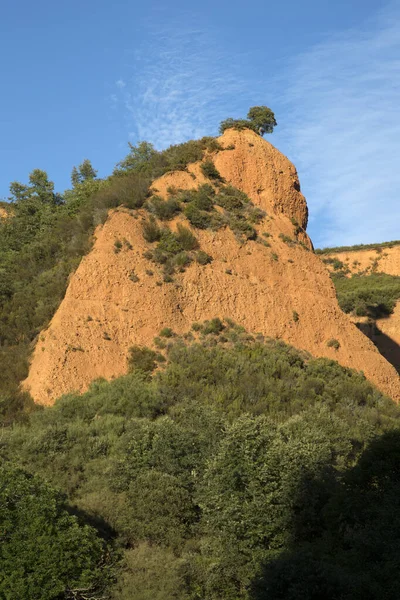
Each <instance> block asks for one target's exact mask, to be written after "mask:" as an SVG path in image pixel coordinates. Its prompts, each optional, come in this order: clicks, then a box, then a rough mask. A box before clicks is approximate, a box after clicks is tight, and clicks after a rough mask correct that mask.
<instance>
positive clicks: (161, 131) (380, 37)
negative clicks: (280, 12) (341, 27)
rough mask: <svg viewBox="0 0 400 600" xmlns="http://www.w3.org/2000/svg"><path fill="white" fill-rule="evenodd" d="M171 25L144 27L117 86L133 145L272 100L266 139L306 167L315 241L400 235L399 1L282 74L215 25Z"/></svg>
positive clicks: (211, 124) (206, 127) (203, 131)
mask: <svg viewBox="0 0 400 600" xmlns="http://www.w3.org/2000/svg"><path fill="white" fill-rule="evenodd" d="M163 22H164V26H163V28H162V29H151V26H150V25H149V26H148V27H147V29H146V37H145V40H146V41H145V42H144V43H143V44H142V45H141V46H139V47H137V48H136V52H135V54H134V55H133V58H132V59H131V61H130V64H129V65H127V67H126V69H125V71H126V72H124V73H122V75H123V77H121V78H120V79H119V80H118V82H116V84H115V87H114V90H113V91H114V94H113V97H112V105H113V106H114V107H115V108H116V110H117V111H118V110H119V111H120V113H122V114H123V118H124V130H125V131H126V132H127V135H129V137H130V139H131V140H132V141H133V142H136V141H138V140H143V139H145V140H148V141H150V142H152V143H154V145H155V146H156V147H157V148H164V147H166V146H168V145H170V144H175V143H180V142H182V141H185V140H187V139H192V138H198V137H201V136H202V135H214V134H215V133H216V128H217V125H218V122H219V121H221V120H222V119H223V118H226V117H227V116H233V117H236V116H244V114H245V111H246V110H247V108H248V107H249V106H251V105H254V104H258V103H268V104H269V105H270V106H271V107H272V108H273V109H274V110H275V111H276V113H277V117H278V122H279V127H278V128H277V129H276V131H275V133H274V135H273V136H272V138H270V139H271V141H272V143H273V144H275V145H276V146H277V147H278V148H279V149H281V150H282V151H283V152H285V153H286V154H287V155H288V156H289V158H290V159H291V160H293V162H294V163H295V164H296V166H297V168H298V171H299V175H300V180H301V183H302V189H303V192H304V193H305V195H306V197H307V202H308V205H309V209H310V225H309V231H310V234H311V237H312V239H313V241H314V243H315V244H316V245H317V246H326V245H336V244H351V243H359V242H371V241H380V240H382V241H383V240H388V239H396V238H400V227H399V223H400V202H399V199H398V196H399V193H398V190H399V189H400V168H399V167H398V156H399V146H400V109H399V100H398V98H399V91H400V1H399V0H395V2H394V3H392V4H390V5H389V6H388V7H387V8H386V10H384V11H381V12H380V13H379V14H377V15H376V17H375V18H374V19H373V20H372V21H371V22H370V23H364V24H362V25H360V26H359V27H358V28H356V29H353V30H351V31H347V32H344V33H342V34H340V35H336V36H335V37H331V38H329V39H326V40H325V41H324V42H323V43H321V44H319V45H317V46H314V47H312V48H310V49H309V50H308V51H307V52H305V53H303V54H301V55H299V56H297V57H296V58H295V59H294V60H291V61H289V62H287V63H286V64H285V65H282V64H280V66H279V71H277V73H278V74H276V73H275V74H274V73H273V71H274V68H275V69H277V67H278V64H275V65H274V66H273V67H274V68H273V67H272V66H271V65H270V64H269V65H268V73H263V72H261V70H260V71H259V72H258V73H257V72H256V71H255V70H252V64H253V62H254V59H255V57H253V56H247V55H246V49H242V48H237V47H236V48H224V47H222V46H221V44H220V42H219V41H218V40H219V39H220V38H221V36H219V35H218V31H212V30H211V29H210V28H208V30H207V31H204V30H202V29H201V28H198V27H197V26H196V25H193V19H192V20H191V19H190V18H188V16H187V15H183V16H182V18H181V22H177V20H176V19H175V20H174V21H173V22H172V21H171V22H168V19H164V20H163ZM256 62H257V61H256ZM258 64H259V63H258ZM122 84H123V85H122Z"/></svg>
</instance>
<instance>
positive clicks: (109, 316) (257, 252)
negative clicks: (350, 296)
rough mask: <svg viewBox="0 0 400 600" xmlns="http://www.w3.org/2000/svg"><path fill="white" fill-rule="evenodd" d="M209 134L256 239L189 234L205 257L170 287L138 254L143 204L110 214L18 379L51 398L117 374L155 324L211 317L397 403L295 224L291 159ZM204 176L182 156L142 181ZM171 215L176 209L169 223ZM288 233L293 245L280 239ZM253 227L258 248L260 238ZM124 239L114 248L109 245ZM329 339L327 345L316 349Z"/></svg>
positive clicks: (399, 383)
mask: <svg viewBox="0 0 400 600" xmlns="http://www.w3.org/2000/svg"><path fill="white" fill-rule="evenodd" d="M219 141H220V143H221V145H222V146H223V147H224V148H226V149H225V150H223V151H219V152H217V153H214V155H213V160H214V163H215V165H216V167H217V169H218V170H219V172H220V173H221V175H222V176H223V177H224V178H225V180H226V182H227V183H230V184H232V185H234V186H235V187H237V188H239V189H241V190H243V191H244V192H246V194H247V195H248V196H249V197H250V198H251V200H252V201H253V202H254V204H256V205H257V206H260V207H261V208H262V209H263V210H265V211H266V212H267V216H266V217H265V219H264V220H263V221H262V223H261V224H260V225H258V226H257V231H258V240H255V241H247V242H246V243H243V244H240V243H238V241H237V239H236V238H235V236H234V234H233V233H232V232H231V231H230V230H229V229H228V228H224V229H220V230H219V231H216V232H212V231H208V230H205V231H199V230H196V231H195V234H196V236H197V238H198V240H199V242H200V247H201V249H202V250H204V251H205V252H207V253H208V254H210V255H211V256H212V257H213V262H212V263H211V264H208V265H205V266H200V265H198V264H191V265H190V266H189V267H188V268H187V270H186V272H184V273H178V274H176V275H175V276H174V282H173V283H163V282H162V277H161V271H160V269H159V267H157V266H155V265H154V264H153V263H151V262H150V261H149V260H148V259H146V258H145V257H144V256H143V253H144V252H145V251H146V250H148V248H149V244H148V243H147V242H146V241H145V240H144V238H143V230H142V221H143V220H144V219H145V218H146V217H147V215H146V213H145V211H136V212H135V213H134V212H132V211H129V210H127V209H124V208H120V209H117V210H114V211H112V212H111V213H110V215H109V217H108V219H107V221H106V222H105V224H104V225H103V226H102V227H99V228H98V229H97V231H96V241H95V243H94V246H93V249H92V250H91V252H90V253H89V254H88V255H87V256H86V257H84V259H83V260H82V262H81V264H80V266H79V268H78V269H77V271H76V273H75V274H74V275H73V276H72V277H71V281H70V284H69V287H68V290H67V293H66V296H65V298H64V300H63V302H62V304H61V305H60V307H59V309H58V311H57V313H56V314H55V316H54V318H53V320H52V321H51V323H50V325H49V327H48V328H47V330H46V331H43V332H42V334H41V336H40V339H39V341H38V343H37V346H36V349H35V352H34V355H33V359H32V364H31V368H30V372H29V376H28V379H27V380H26V382H25V386H26V388H28V389H29V390H30V391H31V394H32V395H33V397H34V399H35V400H36V401H37V402H39V403H41V404H52V403H53V402H54V400H55V399H56V398H57V397H58V396H60V395H61V394H64V393H66V392H70V391H74V390H76V391H84V390H86V389H87V388H88V386H89V384H90V382H91V381H93V380H94V379H96V378H98V377H105V378H107V379H111V378H113V377H118V376H120V375H122V374H124V373H125V372H126V370H127V355H128V350H129V347H130V346H132V345H133V344H140V345H148V346H151V345H152V341H153V338H154V337H155V336H156V335H157V334H158V333H159V331H160V330H161V329H162V328H163V327H171V328H172V329H173V330H174V331H175V332H176V333H184V332H185V331H188V330H189V329H190V327H191V325H192V323H193V322H195V321H196V322H199V321H200V322H201V321H203V320H205V319H210V318H213V317H217V316H218V317H221V318H224V317H229V318H231V319H233V320H234V321H235V322H237V323H238V324H240V325H243V326H244V327H245V328H246V329H247V330H248V331H250V332H254V333H258V332H260V333H262V334H264V335H266V336H270V337H274V338H280V339H282V340H284V341H286V342H288V343H290V344H292V345H294V346H296V347H297V348H301V349H304V350H306V351H308V352H310V353H311V354H312V355H314V356H326V357H329V358H332V359H335V360H338V361H339V362H340V363H341V364H342V365H344V366H347V367H352V368H355V369H358V370H363V371H364V373H365V375H366V376H367V377H368V378H369V379H370V380H371V381H373V382H374V383H375V384H376V385H377V386H378V387H379V388H380V389H381V390H382V391H384V392H385V393H387V394H389V395H390V396H391V397H392V398H394V399H395V400H396V401H398V400H399V399H400V380H399V377H398V375H397V373H396V371H395V370H394V368H393V367H392V366H391V365H390V364H389V363H388V362H387V361H386V360H385V359H384V358H383V357H382V356H381V355H380V354H379V352H378V351H377V350H376V348H375V346H374V345H373V344H372V342H370V341H369V340H368V339H367V338H366V337H365V336H364V335H363V334H362V333H361V332H360V331H359V330H358V329H357V328H356V326H355V325H354V324H353V323H351V322H350V320H349V319H348V317H347V316H346V315H345V314H344V313H342V311H341V310H340V309H339V307H338V304H337V301H336V296H335V291H334V287H333V284H332V282H331V280H330V277H329V273H328V271H327V269H326V267H325V266H324V264H323V263H322V262H321V260H320V259H319V258H318V256H316V255H314V254H313V253H312V252H311V251H309V250H308V248H310V247H311V242H310V240H309V238H308V236H307V234H306V233H305V232H304V231H299V226H301V227H303V228H304V227H305V226H306V223H307V205H306V202H305V199H304V196H303V195H302V194H301V192H300V186H299V182H298V177H297V173H296V170H295V168H294V167H293V165H292V164H291V163H290V161H289V160H288V159H287V158H286V157H284V156H283V155H282V154H281V153H280V152H278V150H276V149H275V148H274V147H273V146H272V145H271V144H269V143H268V142H266V141H265V140H263V139H262V138H260V137H259V136H257V135H256V134H254V133H253V132H250V131H247V130H246V131H244V132H237V131H234V130H228V131H226V132H225V133H224V135H223V136H221V138H220V140H219ZM228 148H230V149H228ZM205 181H206V180H205V178H204V177H203V175H202V174H201V170H200V164H193V165H189V172H182V171H180V172H176V173H170V174H167V175H164V176H163V177H161V178H160V179H158V180H157V181H155V182H154V184H153V186H152V187H153V189H154V190H155V191H157V194H159V195H164V196H166V194H167V188H169V187H171V186H172V187H176V188H183V189H192V188H194V187H198V186H199V185H201V184H202V183H204V182H205ZM183 220H184V217H183V216H179V217H178V218H177V219H175V220H174V221H173V222H172V223H170V224H169V226H170V227H171V228H172V229H174V228H176V227H177V224H178V223H179V222H180V221H183ZM185 225H186V226H187V225H188V223H187V221H185ZM294 230H296V231H297V239H298V240H299V241H301V242H302V245H301V244H299V243H288V241H287V238H292V239H294V237H295V235H294ZM263 233H266V234H269V237H268V238H267V239H268V243H269V244H270V246H266V245H264V244H263V243H262V240H265V239H266V238H265V237H264V236H263ZM280 235H281V237H279V236H280ZM124 239H125V240H126V243H124V244H123V247H122V249H121V251H120V252H118V253H115V246H114V242H115V241H116V240H124ZM285 240H286V241H285ZM132 271H134V273H135V278H134V279H135V281H132V278H131V277H130V275H131V273H132ZM151 273H153V274H151ZM295 313H297V315H298V318H297V317H296V315H295ZM332 338H334V339H337V340H338V341H339V344H340V348H339V349H338V350H335V349H334V348H330V347H328V346H327V342H328V341H329V340H330V339H332Z"/></svg>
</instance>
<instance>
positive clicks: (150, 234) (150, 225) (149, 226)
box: [142, 217, 162, 243]
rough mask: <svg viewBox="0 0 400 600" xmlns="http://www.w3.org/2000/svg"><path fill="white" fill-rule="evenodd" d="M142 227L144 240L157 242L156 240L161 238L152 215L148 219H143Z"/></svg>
mask: <svg viewBox="0 0 400 600" xmlns="http://www.w3.org/2000/svg"><path fill="white" fill-rule="evenodd" d="M142 227H143V237H144V239H145V240H146V242H150V243H153V242H158V240H159V239H160V238H161V233H162V231H161V229H160V228H159V226H158V225H157V223H156V220H155V219H154V217H150V219H148V220H146V221H143V225H142Z"/></svg>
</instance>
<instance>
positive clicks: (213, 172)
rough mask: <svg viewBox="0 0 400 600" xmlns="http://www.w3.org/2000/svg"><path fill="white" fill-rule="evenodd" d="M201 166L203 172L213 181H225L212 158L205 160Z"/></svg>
mask: <svg viewBox="0 0 400 600" xmlns="http://www.w3.org/2000/svg"><path fill="white" fill-rule="evenodd" d="M200 168H201V172H202V173H203V175H204V177H207V178H208V179H212V180H213V181H223V178H222V177H221V174H220V172H219V171H218V169H217V168H216V166H215V165H214V163H213V161H212V160H211V159H210V158H208V159H207V160H205V161H204V162H203V163H202V164H201V167H200Z"/></svg>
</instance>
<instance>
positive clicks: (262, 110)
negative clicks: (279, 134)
mask: <svg viewBox="0 0 400 600" xmlns="http://www.w3.org/2000/svg"><path fill="white" fill-rule="evenodd" d="M247 118H248V119H249V121H250V123H251V124H252V125H253V126H254V128H255V130H256V131H258V132H259V133H261V135H264V133H272V132H273V130H274V127H275V126H276V125H277V122H276V120H275V115H274V113H273V112H272V110H271V109H270V108H268V106H252V107H251V108H250V109H249V112H248V113H247Z"/></svg>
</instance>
